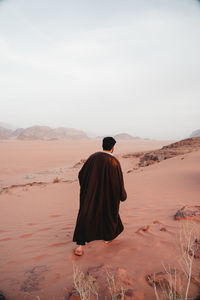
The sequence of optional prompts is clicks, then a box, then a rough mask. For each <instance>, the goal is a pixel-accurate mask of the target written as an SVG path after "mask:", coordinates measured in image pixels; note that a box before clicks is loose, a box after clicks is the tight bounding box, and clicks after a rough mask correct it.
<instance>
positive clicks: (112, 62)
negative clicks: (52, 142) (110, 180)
mask: <svg viewBox="0 0 200 300" xmlns="http://www.w3.org/2000/svg"><path fill="white" fill-rule="evenodd" d="M0 122H7V123H11V124H13V125H15V126H17V127H28V126H31V125H35V124H38V125H49V126H52V127H59V126H64V127H73V128H77V129H82V130H84V131H86V132H87V133H94V134H97V135H107V134H115V133H119V132H127V133H130V134H132V135H138V136H141V137H149V138H157V139H179V138H185V137H187V136H188V135H189V134H190V133H191V132H192V131H193V130H195V129H198V128H200V2H199V1H197V0H101V1H100V0H70V1H69V0H57V1H52V0H34V1H30V0H29V1H28V0H0Z"/></svg>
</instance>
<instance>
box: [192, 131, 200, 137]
mask: <svg viewBox="0 0 200 300" xmlns="http://www.w3.org/2000/svg"><path fill="white" fill-rule="evenodd" d="M198 136H200V129H197V130H195V131H193V132H192V133H191V135H190V138H193V137H198Z"/></svg>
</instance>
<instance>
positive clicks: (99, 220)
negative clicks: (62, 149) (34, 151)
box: [73, 137, 127, 255]
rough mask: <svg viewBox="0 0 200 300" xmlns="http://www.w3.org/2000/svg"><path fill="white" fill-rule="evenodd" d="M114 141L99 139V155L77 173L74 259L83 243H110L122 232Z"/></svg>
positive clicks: (122, 195)
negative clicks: (101, 142) (78, 193)
mask: <svg viewBox="0 0 200 300" xmlns="http://www.w3.org/2000/svg"><path fill="white" fill-rule="evenodd" d="M115 143H116V141H115V139H114V138H112V137H105V138H104V139H103V144H102V146H103V151H101V152H96V153H94V154H92V155H91V156H90V157H89V158H88V159H87V161H86V162H85V164H84V165H83V167H82V169H81V170H80V172H79V175H78V177H79V183H80V208H79V212H78V217H77V221H76V227H75V231H74V236H73V241H74V242H76V243H77V245H78V247H77V248H76V250H75V252H74V253H75V254H76V255H82V254H83V247H84V245H85V243H86V242H91V241H94V240H103V241H105V242H110V241H112V240H113V239H115V238H116V237H117V236H118V235H119V234H120V233H121V232H122V231H123V229H124V227H123V224H122V222H121V219H120V216H119V204H120V201H125V200H126V198H127V194H126V191H125V188H124V181H123V174H122V170H121V166H120V163H119V161H118V160H117V159H116V158H115V157H114V156H113V155H112V153H113V151H114V145H115Z"/></svg>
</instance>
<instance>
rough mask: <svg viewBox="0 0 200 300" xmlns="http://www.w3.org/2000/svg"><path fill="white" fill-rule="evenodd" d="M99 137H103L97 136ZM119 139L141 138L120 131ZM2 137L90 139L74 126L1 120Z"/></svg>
mask: <svg viewBox="0 0 200 300" xmlns="http://www.w3.org/2000/svg"><path fill="white" fill-rule="evenodd" d="M97 138H103V136H102V137H97ZM114 138H115V139H118V140H134V139H140V138H139V137H134V136H132V135H130V134H128V133H119V134H116V135H114ZM0 139H1V140H3V139H18V140H56V139H59V140H60V139H89V137H88V135H87V134H86V133H85V132H84V131H82V130H77V129H74V128H65V127H58V128H54V129H53V128H51V127H49V126H39V125H36V126H31V127H28V128H17V129H16V128H14V127H13V126H12V125H10V124H7V123H1V122H0Z"/></svg>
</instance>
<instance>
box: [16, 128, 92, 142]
mask: <svg viewBox="0 0 200 300" xmlns="http://www.w3.org/2000/svg"><path fill="white" fill-rule="evenodd" d="M12 135H13V137H16V138H17V139H19V140H51V139H82V138H88V137H87V134H86V133H85V132H83V131H81V130H77V129H73V128H64V127H59V128H55V129H52V128H51V127H48V126H32V127H28V128H25V129H23V128H18V129H17V130H15V131H14V132H13V133H12Z"/></svg>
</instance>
